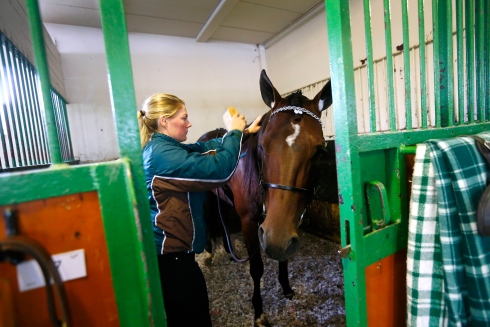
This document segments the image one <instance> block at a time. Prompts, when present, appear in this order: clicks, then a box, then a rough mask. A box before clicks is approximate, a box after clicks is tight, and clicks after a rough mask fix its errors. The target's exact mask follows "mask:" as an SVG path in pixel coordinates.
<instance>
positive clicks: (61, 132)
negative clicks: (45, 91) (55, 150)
mask: <svg viewBox="0 0 490 327" xmlns="http://www.w3.org/2000/svg"><path fill="white" fill-rule="evenodd" d="M51 101H52V102H53V110H54V115H55V121H56V128H57V129H58V142H59V145H60V152H61V160H62V161H63V162H64V161H65V160H64V159H65V149H66V147H65V131H64V128H63V125H62V123H61V121H62V120H61V112H60V107H59V101H58V97H57V96H56V93H54V91H53V89H51Z"/></svg>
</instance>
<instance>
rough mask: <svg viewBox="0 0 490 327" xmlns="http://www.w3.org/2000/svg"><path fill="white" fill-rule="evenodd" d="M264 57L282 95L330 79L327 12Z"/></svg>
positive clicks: (279, 42)
mask: <svg viewBox="0 0 490 327" xmlns="http://www.w3.org/2000/svg"><path fill="white" fill-rule="evenodd" d="M265 54H266V58H267V69H268V72H267V73H268V75H269V78H270V79H271V81H272V83H273V84H274V86H275V87H276V89H277V90H278V91H279V93H281V94H284V93H287V92H291V91H294V90H296V89H299V88H302V87H303V86H306V85H310V84H313V83H315V82H318V81H320V80H323V79H325V78H327V77H329V76H330V64H329V55H328V41H327V23H326V19H325V11H321V12H320V13H319V14H318V15H316V16H315V17H313V18H312V19H311V20H310V21H308V22H306V23H305V24H303V25H302V26H300V27H299V28H297V29H296V30H294V31H293V32H291V33H290V34H289V35H287V36H286V37H284V38H282V39H281V40H279V41H277V42H276V43H274V44H273V45H272V46H270V47H268V48H266V50H265Z"/></svg>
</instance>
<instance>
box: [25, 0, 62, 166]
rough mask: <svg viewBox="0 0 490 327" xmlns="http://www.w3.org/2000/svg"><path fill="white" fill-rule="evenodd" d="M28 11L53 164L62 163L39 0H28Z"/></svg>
mask: <svg viewBox="0 0 490 327" xmlns="http://www.w3.org/2000/svg"><path fill="white" fill-rule="evenodd" d="M26 4H27V9H28V10H27V11H28V13H29V21H30V27H31V35H32V44H33V47H34V53H35V57H36V67H37V71H38V73H39V82H40V85H41V90H42V98H43V107H44V118H45V120H46V127H47V136H48V146H49V153H50V157H51V164H54V165H56V164H60V163H62V160H61V153H60V147H59V144H58V131H57V129H56V122H55V117H54V110H53V104H52V102H51V93H50V87H51V86H50V78H49V68H48V63H47V60H46V50H45V48H44V36H43V25H42V23H41V17H40V13H39V6H38V3H37V0H26Z"/></svg>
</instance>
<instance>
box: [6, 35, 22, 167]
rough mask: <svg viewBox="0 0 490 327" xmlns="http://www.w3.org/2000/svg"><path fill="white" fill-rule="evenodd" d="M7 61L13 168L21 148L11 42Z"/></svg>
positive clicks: (7, 109) (8, 121) (8, 123)
mask: <svg viewBox="0 0 490 327" xmlns="http://www.w3.org/2000/svg"><path fill="white" fill-rule="evenodd" d="M5 61H6V67H5V68H6V72H7V74H6V75H7V90H8V97H9V99H10V101H9V102H8V103H7V104H6V106H5V112H6V115H5V116H6V118H7V127H8V134H9V142H10V149H9V152H10V156H11V158H12V168H15V167H18V166H19V149H18V143H17V140H16V135H17V130H16V128H15V117H14V113H15V95H14V89H13V86H14V83H13V81H12V75H13V73H14V72H13V71H12V44H11V43H10V42H9V43H8V44H7V51H6V56H5Z"/></svg>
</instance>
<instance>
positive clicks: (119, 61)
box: [100, 0, 166, 326]
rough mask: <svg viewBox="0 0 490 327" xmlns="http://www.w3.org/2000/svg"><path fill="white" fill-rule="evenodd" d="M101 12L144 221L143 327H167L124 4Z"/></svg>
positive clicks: (104, 6) (123, 143) (108, 2)
mask: <svg viewBox="0 0 490 327" xmlns="http://www.w3.org/2000/svg"><path fill="white" fill-rule="evenodd" d="M100 12H101V20H102V29H103V33H104V42H105V47H106V54H107V66H108V70H109V85H110V87H111V99H112V105H113V112H114V113H115V120H116V127H117V131H118V133H117V135H118V144H119V154H120V156H121V157H124V158H128V159H129V161H130V162H131V174H132V176H133V184H134V189H135V193H136V202H137V207H138V212H139V217H140V219H141V221H140V226H141V231H140V232H141V233H142V237H143V249H141V253H142V254H143V255H145V258H144V259H143V260H145V261H146V263H147V270H146V271H142V272H141V273H142V274H143V276H144V278H145V279H147V280H148V285H147V288H146V291H147V293H148V294H149V297H148V299H147V300H148V302H147V303H145V305H146V307H147V310H146V312H142V313H141V314H142V319H141V322H138V325H139V326H142V324H143V321H144V318H145V319H148V316H150V317H151V319H150V320H151V321H152V324H153V323H154V325H156V326H165V325H166V323H165V318H164V317H165V315H164V307H163V300H162V291H161V287H160V279H159V274H158V264H157V255H156V250H155V245H154V238H153V228H152V226H151V222H150V208H149V203H148V196H147V195H148V193H147V190H146V183H145V175H144V170H143V159H142V153H141V145H140V144H141V143H140V138H139V129H138V123H137V119H136V110H135V108H137V106H136V99H135V94H134V85H133V76H132V69H131V58H130V51H129V42H128V35H127V28H126V20H125V14H124V4H123V1H122V0H100ZM134 325H135V322H133V323H131V322H128V324H127V326H134Z"/></svg>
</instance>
